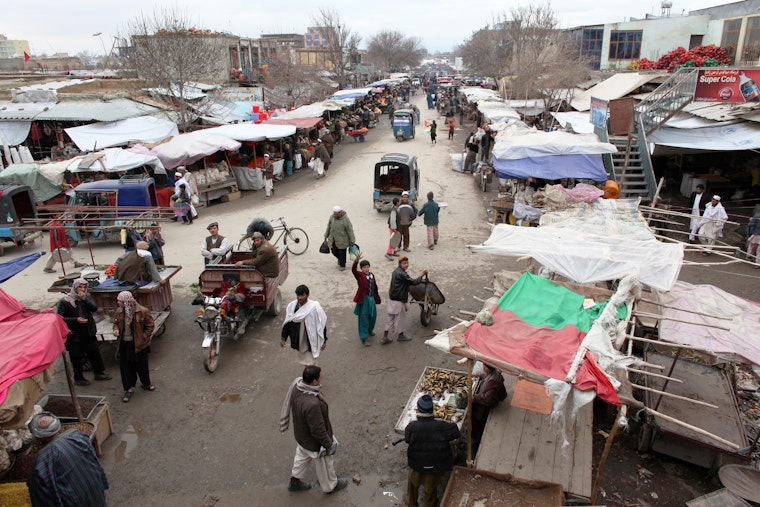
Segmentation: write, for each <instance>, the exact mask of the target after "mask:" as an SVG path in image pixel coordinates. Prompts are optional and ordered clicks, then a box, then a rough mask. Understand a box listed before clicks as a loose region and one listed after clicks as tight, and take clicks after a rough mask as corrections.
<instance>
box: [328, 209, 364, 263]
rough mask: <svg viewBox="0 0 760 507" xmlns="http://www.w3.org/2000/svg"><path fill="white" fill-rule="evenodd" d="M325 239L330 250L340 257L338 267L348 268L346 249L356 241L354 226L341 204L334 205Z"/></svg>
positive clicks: (337, 257) (336, 256)
mask: <svg viewBox="0 0 760 507" xmlns="http://www.w3.org/2000/svg"><path fill="white" fill-rule="evenodd" d="M325 240H326V241H327V244H328V245H329V246H330V251H331V252H332V254H333V255H334V256H335V258H336V259H338V269H340V270H341V271H343V270H345V269H346V250H347V249H348V247H350V246H351V245H353V244H355V243H356V238H355V237H354V226H353V225H351V219H349V218H348V215H347V214H346V211H345V210H344V209H343V208H341V207H340V206H333V209H332V215H330V219H329V220H328V221H327V230H325Z"/></svg>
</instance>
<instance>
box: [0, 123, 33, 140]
mask: <svg viewBox="0 0 760 507" xmlns="http://www.w3.org/2000/svg"><path fill="white" fill-rule="evenodd" d="M31 128H32V122H30V121H0V145H1V144H7V145H8V146H18V145H19V144H21V143H23V142H24V140H25V139H26V138H27V137H28V136H29V129H31Z"/></svg>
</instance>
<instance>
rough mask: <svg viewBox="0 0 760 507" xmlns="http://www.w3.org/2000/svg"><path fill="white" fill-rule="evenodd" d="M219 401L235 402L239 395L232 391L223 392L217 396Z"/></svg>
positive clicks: (238, 399)
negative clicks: (229, 392)
mask: <svg viewBox="0 0 760 507" xmlns="http://www.w3.org/2000/svg"><path fill="white" fill-rule="evenodd" d="M219 401H221V402H225V401H229V402H230V403H237V402H239V401H240V395H239V394H236V393H233V394H227V393H224V394H223V395H222V396H221V397H220V398H219Z"/></svg>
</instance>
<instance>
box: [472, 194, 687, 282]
mask: <svg viewBox="0 0 760 507" xmlns="http://www.w3.org/2000/svg"><path fill="white" fill-rule="evenodd" d="M635 202H636V201H628V200H623V201H622V202H611V201H608V200H605V199H598V200H597V201H596V202H595V203H594V205H593V206H587V205H580V206H578V207H575V208H572V209H570V210H566V211H563V212H558V213H555V214H553V215H552V216H550V217H546V216H545V217H546V218H550V219H548V220H544V218H542V220H541V226H540V227H515V226H512V225H505V224H499V225H496V226H495V227H494V228H493V230H492V231H491V236H490V237H489V238H488V240H486V241H485V242H484V243H483V244H482V245H470V246H469V248H470V250H472V251H473V252H484V253H492V254H496V255H506V256H514V257H522V256H530V257H533V258H534V259H536V260H537V261H538V262H540V263H541V264H542V265H544V266H546V267H547V268H548V269H550V270H551V271H554V272H556V273H559V274H561V275H563V276H565V277H567V278H569V279H570V280H574V281H576V282H579V283H590V282H600V281H606V280H616V279H619V278H623V277H624V276H626V275H634V276H636V277H637V278H638V279H639V281H641V283H643V284H645V285H648V286H650V287H653V288H655V289H659V290H668V289H670V288H671V287H672V286H673V284H675V283H676V280H677V279H678V274H679V272H680V270H681V263H682V261H683V245H681V244H680V243H662V242H660V241H657V239H655V237H654V236H653V235H652V232H651V231H650V230H649V228H648V227H647V226H646V223H645V222H644V220H643V218H641V216H640V214H639V213H638V211H637V210H636V205H635ZM626 207H628V208H629V209H628V211H627V212H626ZM545 222H551V224H549V225H544V223H545Z"/></svg>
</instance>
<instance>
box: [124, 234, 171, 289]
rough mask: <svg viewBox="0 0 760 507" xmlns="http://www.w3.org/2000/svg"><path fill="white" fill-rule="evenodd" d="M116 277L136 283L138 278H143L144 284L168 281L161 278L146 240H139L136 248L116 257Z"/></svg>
mask: <svg viewBox="0 0 760 507" xmlns="http://www.w3.org/2000/svg"><path fill="white" fill-rule="evenodd" d="M116 279H117V280H118V281H119V282H120V283H122V284H130V283H136V282H137V281H138V280H143V281H144V283H143V285H145V284H148V283H150V282H159V283H160V284H161V285H163V284H165V283H166V280H163V279H161V275H160V274H159V273H158V268H156V263H155V261H154V260H153V256H152V255H151V254H150V252H149V251H148V243H147V242H145V241H138V242H137V244H136V245H135V250H133V251H131V252H127V253H125V254H124V255H122V256H121V257H119V258H118V259H116Z"/></svg>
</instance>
